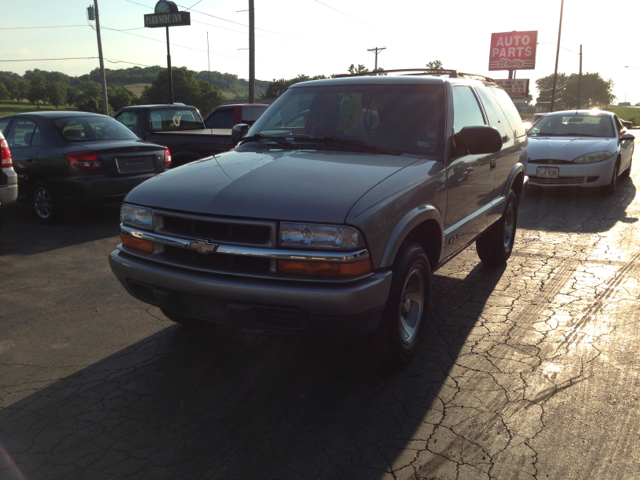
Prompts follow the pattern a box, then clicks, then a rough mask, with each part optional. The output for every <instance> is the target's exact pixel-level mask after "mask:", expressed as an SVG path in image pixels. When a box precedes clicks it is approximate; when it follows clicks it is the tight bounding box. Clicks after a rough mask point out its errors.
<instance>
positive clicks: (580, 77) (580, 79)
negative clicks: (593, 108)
mask: <svg viewBox="0 0 640 480" xmlns="http://www.w3.org/2000/svg"><path fill="white" fill-rule="evenodd" d="M581 87H582V45H580V74H579V75H578V105H577V107H576V110H580V88H581Z"/></svg>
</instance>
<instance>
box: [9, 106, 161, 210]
mask: <svg viewBox="0 0 640 480" xmlns="http://www.w3.org/2000/svg"><path fill="white" fill-rule="evenodd" d="M0 131H1V132H2V133H3V134H4V136H5V137H6V139H7V142H8V144H9V148H10V149H11V154H12V157H13V164H14V169H15V171H16V172H17V174H18V195H19V197H22V198H26V199H28V200H29V201H30V202H31V205H32V207H33V211H34V213H35V215H36V218H38V219H39V220H41V221H44V222H50V221H53V220H54V219H55V217H56V215H57V213H58V212H59V210H60V207H62V206H64V205H73V204H77V205H80V204H81V205H85V204H87V203H94V202H113V201H120V200H122V199H123V198H124V196H125V195H126V194H127V193H128V192H129V191H130V190H131V189H132V188H133V187H135V186H137V185H138V184H140V183H142V182H144V181H145V180H147V179H149V178H151V177H153V176H154V175H157V174H159V173H162V172H163V171H165V170H166V169H168V168H169V167H170V166H171V155H170V153H169V149H168V148H167V147H163V146H160V145H156V144H153V143H148V142H145V141H143V140H140V139H139V138H138V137H137V136H136V135H135V134H134V133H132V132H131V131H130V130H129V129H128V128H127V127H125V126H124V125H122V124H121V123H120V122H118V121H116V120H114V119H113V118H111V117H107V116H105V115H99V114H95V113H86V112H67V111H55V112H53V111H50V112H31V113H21V114H17V115H7V116H5V117H2V118H0Z"/></svg>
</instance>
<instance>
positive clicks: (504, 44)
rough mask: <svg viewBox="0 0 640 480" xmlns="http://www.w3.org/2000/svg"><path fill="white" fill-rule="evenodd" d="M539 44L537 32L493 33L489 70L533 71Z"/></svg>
mask: <svg viewBox="0 0 640 480" xmlns="http://www.w3.org/2000/svg"><path fill="white" fill-rule="evenodd" d="M537 44H538V32H537V31H531V32H504V33H492V34H491V53H490V55H489V70H533V69H534V68H536V45H537Z"/></svg>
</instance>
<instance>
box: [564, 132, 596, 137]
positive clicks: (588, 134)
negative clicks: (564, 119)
mask: <svg viewBox="0 0 640 480" xmlns="http://www.w3.org/2000/svg"><path fill="white" fill-rule="evenodd" d="M562 136H563V137H597V135H591V134H590V133H563V134H562Z"/></svg>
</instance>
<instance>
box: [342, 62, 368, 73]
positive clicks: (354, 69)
mask: <svg viewBox="0 0 640 480" xmlns="http://www.w3.org/2000/svg"><path fill="white" fill-rule="evenodd" d="M347 71H348V72H349V73H350V74H351V75H355V74H356V73H367V72H368V71H369V69H368V68H367V67H365V66H364V65H362V64H359V65H358V66H357V67H356V66H355V65H354V64H353V63H352V64H351V65H349V68H348V69H347Z"/></svg>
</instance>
